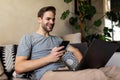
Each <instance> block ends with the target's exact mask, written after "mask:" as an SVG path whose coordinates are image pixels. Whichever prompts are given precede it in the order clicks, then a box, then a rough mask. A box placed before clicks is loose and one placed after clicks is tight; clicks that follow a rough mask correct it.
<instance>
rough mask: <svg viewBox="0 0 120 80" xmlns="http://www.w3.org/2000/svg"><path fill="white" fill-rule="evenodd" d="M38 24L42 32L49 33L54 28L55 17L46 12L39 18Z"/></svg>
mask: <svg viewBox="0 0 120 80" xmlns="http://www.w3.org/2000/svg"><path fill="white" fill-rule="evenodd" d="M38 22H39V23H40V25H41V27H42V28H43V30H44V31H46V32H50V31H52V30H53V27H54V23H55V15H54V14H53V13H52V12H51V11H47V12H45V13H44V15H43V17H42V18H39V20H38Z"/></svg>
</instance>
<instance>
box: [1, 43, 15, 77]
mask: <svg viewBox="0 0 120 80" xmlns="http://www.w3.org/2000/svg"><path fill="white" fill-rule="evenodd" d="M0 48H1V50H0V57H1V62H2V64H3V67H4V71H5V73H6V74H7V76H8V77H11V75H12V73H13V70H14V61H15V55H16V52H17V45H14V44H13V45H12V44H11V45H4V46H0Z"/></svg>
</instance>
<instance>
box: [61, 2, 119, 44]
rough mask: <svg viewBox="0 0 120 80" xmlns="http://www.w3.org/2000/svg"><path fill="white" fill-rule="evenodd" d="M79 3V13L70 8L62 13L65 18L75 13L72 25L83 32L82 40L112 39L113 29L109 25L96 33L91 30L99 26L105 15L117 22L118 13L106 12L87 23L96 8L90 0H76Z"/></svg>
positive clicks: (71, 18) (72, 17)
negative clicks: (101, 31)
mask: <svg viewBox="0 0 120 80" xmlns="http://www.w3.org/2000/svg"><path fill="white" fill-rule="evenodd" d="M72 1H73V0H64V2H65V3H67V4H68V3H70V2H72ZM75 1H77V3H79V5H78V14H75V13H74V12H71V11H70V10H69V9H68V10H65V11H64V12H63V13H62V15H61V19H62V20H65V19H66V18H67V17H68V16H69V14H71V13H72V14H73V15H72V16H71V17H70V18H69V23H70V25H72V26H73V27H74V28H75V29H77V30H78V29H79V30H80V32H81V34H82V41H87V42H90V41H92V39H93V38H97V39H102V40H105V41H111V39H110V37H111V32H112V31H113V30H112V29H109V28H107V27H104V29H103V33H102V34H99V33H94V31H91V30H92V29H93V28H98V27H100V25H101V24H102V21H101V19H102V18H104V17H107V18H109V19H110V20H112V21H114V22H116V21H117V20H118V18H117V16H116V14H115V13H114V12H112V11H110V12H106V13H105V14H104V15H103V16H101V17H100V18H99V19H97V20H95V21H94V22H93V23H92V24H87V22H89V21H91V20H92V18H93V16H94V15H95V14H96V8H95V6H93V5H92V4H91V3H90V1H89V0H75Z"/></svg>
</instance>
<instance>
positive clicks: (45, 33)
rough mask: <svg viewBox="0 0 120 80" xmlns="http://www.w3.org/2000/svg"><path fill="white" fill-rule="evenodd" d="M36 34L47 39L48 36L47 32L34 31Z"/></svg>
mask: <svg viewBox="0 0 120 80" xmlns="http://www.w3.org/2000/svg"><path fill="white" fill-rule="evenodd" d="M36 33H38V34H41V35H43V36H46V37H48V36H49V35H50V34H49V33H48V32H44V31H39V30H38V31H36Z"/></svg>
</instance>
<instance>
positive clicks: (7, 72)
mask: <svg viewBox="0 0 120 80" xmlns="http://www.w3.org/2000/svg"><path fill="white" fill-rule="evenodd" d="M62 38H63V39H64V40H69V41H70V44H71V45H73V46H74V47H76V48H78V49H79V50H80V51H81V52H82V53H83V56H84V55H85V51H86V50H87V48H88V44H87V43H86V42H84V43H81V40H80V33H76V34H69V35H64V36H62ZM17 46H18V45H17V44H7V45H1V46H0V80H20V79H15V78H14V79H13V78H12V76H13V72H14V61H15V56H16V52H17ZM116 55H117V56H116ZM116 57H117V58H116ZM116 59H117V60H120V54H119V53H115V55H114V56H113V57H112V59H111V61H109V63H108V64H107V65H106V66H109V65H116V66H119V67H120V63H119V62H118V63H116ZM115 63H116V64H115ZM19 77H25V78H26V79H28V80H29V79H30V78H33V77H32V74H30V73H25V74H22V75H20V76H19ZM26 79H25V80H26ZM21 80H24V79H23V78H21ZM32 80H34V79H32Z"/></svg>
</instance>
